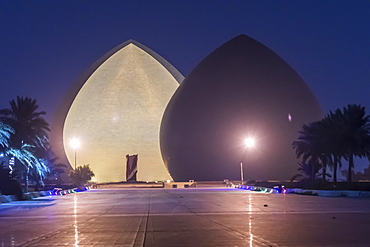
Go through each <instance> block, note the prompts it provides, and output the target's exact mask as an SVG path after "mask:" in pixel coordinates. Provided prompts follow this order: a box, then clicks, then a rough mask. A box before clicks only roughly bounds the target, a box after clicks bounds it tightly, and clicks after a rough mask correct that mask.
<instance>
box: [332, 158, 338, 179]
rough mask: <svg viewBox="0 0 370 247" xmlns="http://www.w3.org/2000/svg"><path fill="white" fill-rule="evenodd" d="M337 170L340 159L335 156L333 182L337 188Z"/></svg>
mask: <svg viewBox="0 0 370 247" xmlns="http://www.w3.org/2000/svg"><path fill="white" fill-rule="evenodd" d="M337 170H338V157H337V156H336V155H334V164H333V182H334V186H337Z"/></svg>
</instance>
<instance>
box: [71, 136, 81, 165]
mask: <svg viewBox="0 0 370 247" xmlns="http://www.w3.org/2000/svg"><path fill="white" fill-rule="evenodd" d="M79 146H80V140H79V139H77V138H73V139H72V140H71V147H72V148H73V149H74V150H75V170H76V166H77V148H78V147H79Z"/></svg>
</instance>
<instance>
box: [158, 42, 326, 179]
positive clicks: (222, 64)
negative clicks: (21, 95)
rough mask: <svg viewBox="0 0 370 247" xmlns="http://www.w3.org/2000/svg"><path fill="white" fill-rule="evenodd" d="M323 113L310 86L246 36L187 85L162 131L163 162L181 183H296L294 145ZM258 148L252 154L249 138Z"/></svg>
mask: <svg viewBox="0 0 370 247" xmlns="http://www.w3.org/2000/svg"><path fill="white" fill-rule="evenodd" d="M321 117H322V111H321V108H320V106H319V104H318V102H317V100H316V99H315V96H314V95H313V94H312V92H311V90H310V89H309V88H308V87H307V85H306V84H305V82H304V81H303V80H302V78H301V77H300V76H299V75H298V74H297V73H296V72H295V71H294V70H293V69H292V68H291V67H290V66H289V65H288V64H287V63H286V62H285V61H284V60H283V59H281V58H280V57H279V56H278V55H277V54H275V53H274V52H273V51H272V50H270V49H269V48H267V47H266V46H264V45H262V44H261V43H259V42H257V41H256V40H254V39H252V38H250V37H248V36H246V35H240V36H237V37H236V38H234V39H232V40H230V41H228V42H227V43H225V44H224V45H222V46H221V47H219V48H218V49H216V50H215V51H213V52H212V53H211V54H210V55H208V56H207V57H206V58H205V59H204V60H203V61H202V62H201V63H199V65H197V66H196V67H195V68H194V70H193V71H192V72H191V73H190V74H189V76H188V77H187V78H186V79H185V80H184V81H183V82H182V83H181V84H180V87H179V88H178V89H177V90H176V92H175V94H174V95H173V97H172V98H171V100H170V102H169V104H168V106H167V108H166V110H165V113H164V116H163V119H162V124H161V130H160V145H161V152H162V157H163V160H164V162H165V164H166V165H167V167H168V169H169V171H170V173H171V176H172V177H173V179H174V180H175V181H187V180H189V179H194V180H223V179H226V178H227V179H240V163H241V162H242V163H243V168H244V179H264V180H265V179H289V178H291V177H292V176H293V175H294V174H296V173H297V167H298V166H297V159H296V156H295V153H294V150H293V149H292V146H291V143H292V141H294V140H296V138H297V137H298V131H299V130H300V128H301V126H302V124H303V123H308V122H311V121H316V120H319V119H320V118H321ZM251 137H252V138H254V139H255V141H256V145H255V146H254V147H252V148H247V147H246V146H245V144H244V140H245V138H251Z"/></svg>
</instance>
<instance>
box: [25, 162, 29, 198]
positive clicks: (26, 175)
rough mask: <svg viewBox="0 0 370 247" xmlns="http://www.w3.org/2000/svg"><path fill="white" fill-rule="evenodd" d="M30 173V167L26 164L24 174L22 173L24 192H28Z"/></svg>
mask: <svg viewBox="0 0 370 247" xmlns="http://www.w3.org/2000/svg"><path fill="white" fill-rule="evenodd" d="M29 173H30V167H29V166H27V169H26V174H25V175H24V193H28V174H29Z"/></svg>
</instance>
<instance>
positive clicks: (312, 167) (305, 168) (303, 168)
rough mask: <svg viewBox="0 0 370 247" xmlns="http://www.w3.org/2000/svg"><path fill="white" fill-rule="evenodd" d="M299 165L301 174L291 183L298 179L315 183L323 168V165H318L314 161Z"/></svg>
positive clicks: (295, 176)
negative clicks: (315, 178)
mask: <svg viewBox="0 0 370 247" xmlns="http://www.w3.org/2000/svg"><path fill="white" fill-rule="evenodd" d="M298 165H299V168H298V171H299V172H300V173H298V174H296V175H294V176H293V177H292V178H291V179H290V181H291V182H292V181H293V180H295V179H297V178H302V180H309V181H313V180H314V178H313V177H315V176H316V175H318V174H319V171H320V169H321V168H322V167H321V165H318V164H317V163H315V162H313V160H310V161H308V162H307V163H306V162H302V163H298ZM312 171H313V172H312ZM302 180H301V181H302Z"/></svg>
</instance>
